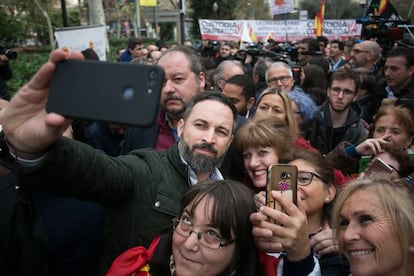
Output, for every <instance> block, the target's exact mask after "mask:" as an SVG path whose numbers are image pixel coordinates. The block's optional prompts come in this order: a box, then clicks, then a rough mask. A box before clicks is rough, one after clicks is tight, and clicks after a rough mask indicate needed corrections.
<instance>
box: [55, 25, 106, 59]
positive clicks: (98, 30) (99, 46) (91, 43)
mask: <svg viewBox="0 0 414 276" xmlns="http://www.w3.org/2000/svg"><path fill="white" fill-rule="evenodd" d="M105 32H106V27H105V26H86V27H83V26H82V27H69V28H61V29H56V31H55V37H56V42H57V44H58V47H59V48H62V47H67V48H68V49H69V51H70V50H76V51H83V50H85V49H87V48H90V47H93V49H94V50H95V52H96V53H97V54H98V57H99V59H100V60H102V61H105V60H106V50H105V39H106V38H105Z"/></svg>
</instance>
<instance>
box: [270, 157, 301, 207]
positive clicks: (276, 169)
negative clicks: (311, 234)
mask: <svg viewBox="0 0 414 276" xmlns="http://www.w3.org/2000/svg"><path fill="white" fill-rule="evenodd" d="M297 178H298V168H297V167H296V166H294V165H288V164H274V165H271V166H270V167H269V168H268V172H267V185H266V205H267V206H269V207H271V208H273V209H276V210H279V211H282V212H283V209H282V208H281V206H280V205H279V203H277V202H276V201H275V200H274V199H273V197H272V194H271V191H277V192H279V193H281V194H282V195H283V196H284V197H286V198H288V200H289V201H292V202H293V203H294V204H296V202H297V198H296V196H297V195H296V194H297Z"/></svg>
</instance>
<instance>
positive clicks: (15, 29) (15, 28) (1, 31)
mask: <svg viewBox="0 0 414 276" xmlns="http://www.w3.org/2000/svg"><path fill="white" fill-rule="evenodd" d="M24 35H25V30H24V26H23V24H22V22H20V21H18V20H14V19H12V18H11V17H10V16H7V14H5V13H3V12H1V11H0V38H1V42H2V43H5V44H6V45H7V46H8V47H11V46H12V45H13V44H14V42H15V41H17V40H19V39H21V38H22V37H24Z"/></svg>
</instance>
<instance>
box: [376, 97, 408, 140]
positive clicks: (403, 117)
mask: <svg viewBox="0 0 414 276" xmlns="http://www.w3.org/2000/svg"><path fill="white" fill-rule="evenodd" d="M385 115H391V116H394V117H395V120H396V122H397V124H399V125H400V126H401V127H402V129H403V130H404V131H405V132H406V133H407V136H408V137H414V116H413V113H412V112H411V110H410V109H408V108H407V107H403V106H400V105H393V104H385V105H381V106H380V108H379V109H378V111H377V113H375V116H374V121H373V122H372V124H371V127H370V133H369V134H370V135H369V136H370V137H372V136H373V134H374V130H375V125H376V123H377V121H378V119H379V118H381V117H382V116H385ZM411 143H412V142H411Z"/></svg>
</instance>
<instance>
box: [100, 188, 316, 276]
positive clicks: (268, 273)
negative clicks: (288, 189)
mask: <svg viewBox="0 0 414 276" xmlns="http://www.w3.org/2000/svg"><path fill="white" fill-rule="evenodd" d="M255 211H256V205H255V202H254V197H253V193H252V191H251V190H250V189H249V188H247V187H246V186H244V185H242V184H241V183H239V182H234V181H228V180H211V181H206V182H204V183H199V184H197V185H195V186H193V187H192V188H191V189H190V190H189V191H188V192H187V193H186V194H185V195H184V197H183V199H182V201H181V210H180V211H179V213H178V214H179V215H178V217H177V218H175V219H173V223H172V227H171V228H170V230H169V231H168V233H167V234H164V235H161V236H160V237H156V238H155V239H154V240H153V242H152V243H151V245H150V247H149V248H148V249H146V248H144V247H142V246H138V247H134V248H131V249H129V250H127V251H125V252H124V253H123V254H121V255H120V256H119V257H118V258H117V259H116V260H115V261H114V262H113V264H112V266H111V268H110V269H109V271H108V273H107V276H124V275H125V276H126V275H135V276H144V275H145V276H150V275H153V276H166V275H172V276H173V275H175V276H192V275H200V276H201V275H221V276H236V275H237V276H239V275H241V276H253V275H254V276H256V275H257V276H261V275H265V276H275V275H277V272H276V270H277V269H278V268H279V269H280V271H283V272H284V274H285V275H293V270H292V269H298V268H299V269H302V267H306V264H303V263H301V262H298V263H289V264H286V265H282V263H279V261H278V260H277V259H276V260H275V259H273V258H270V257H268V256H267V255H266V254H264V253H260V252H259V251H258V250H257V249H256V247H255V242H254V238H253V236H252V224H251V222H250V219H249V216H250V214H252V213H253V212H255ZM310 269H313V266H312V267H311V268H310ZM295 271H297V270H295Z"/></svg>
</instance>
